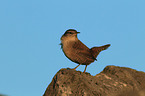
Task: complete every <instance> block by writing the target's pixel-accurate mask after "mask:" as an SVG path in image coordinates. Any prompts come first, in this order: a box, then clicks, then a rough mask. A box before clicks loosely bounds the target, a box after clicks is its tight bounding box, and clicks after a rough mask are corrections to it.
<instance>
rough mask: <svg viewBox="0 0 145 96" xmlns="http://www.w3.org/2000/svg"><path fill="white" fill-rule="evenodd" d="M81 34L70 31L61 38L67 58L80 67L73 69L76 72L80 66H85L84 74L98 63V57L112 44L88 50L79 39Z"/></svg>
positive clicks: (62, 47) (73, 30)
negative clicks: (94, 63)
mask: <svg viewBox="0 0 145 96" xmlns="http://www.w3.org/2000/svg"><path fill="white" fill-rule="evenodd" d="M79 33H80V32H77V30H75V29H68V30H66V31H65V33H64V34H63V35H62V37H61V43H60V45H61V49H62V50H63V53H64V54H65V56H66V57H67V58H68V59H70V60H71V61H72V62H75V63H77V64H78V65H77V66H76V67H75V68H73V69H74V70H75V69H76V68H77V67H79V66H80V65H85V69H84V71H83V72H84V73H85V72H86V68H87V66H88V65H90V64H91V63H92V62H94V61H95V60H96V61H97V59H96V58H97V56H98V55H99V53H100V52H101V51H103V50H106V49H107V48H108V47H109V46H110V44H106V45H103V46H100V47H92V48H90V49H89V48H88V47H87V46H86V45H85V44H83V43H82V42H81V41H80V40H79V39H78V37H77V35H78V34H79Z"/></svg>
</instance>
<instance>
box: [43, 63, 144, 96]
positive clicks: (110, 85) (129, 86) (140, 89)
mask: <svg viewBox="0 0 145 96" xmlns="http://www.w3.org/2000/svg"><path fill="white" fill-rule="evenodd" d="M43 96H145V73H144V72H140V71H136V70H134V69H130V68H125V67H117V66H107V67H106V68H104V70H103V71H102V72H101V73H99V74H97V75H96V76H92V75H90V74H89V73H82V72H80V71H76V70H72V69H61V70H59V71H58V72H57V73H56V75H55V76H54V77H53V79H52V82H51V83H50V84H49V86H48V87H47V89H46V91H45V93H44V95H43Z"/></svg>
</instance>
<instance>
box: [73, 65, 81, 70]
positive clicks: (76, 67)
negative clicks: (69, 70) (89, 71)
mask: <svg viewBox="0 0 145 96" xmlns="http://www.w3.org/2000/svg"><path fill="white" fill-rule="evenodd" d="M80 65H81V64H79V65H77V66H76V67H75V68H73V70H76V68H78V67H79V66H80Z"/></svg>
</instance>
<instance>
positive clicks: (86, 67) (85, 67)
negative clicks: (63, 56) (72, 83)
mask: <svg viewBox="0 0 145 96" xmlns="http://www.w3.org/2000/svg"><path fill="white" fill-rule="evenodd" d="M86 69H87V65H86V66H85V70H84V72H83V73H85V72H86Z"/></svg>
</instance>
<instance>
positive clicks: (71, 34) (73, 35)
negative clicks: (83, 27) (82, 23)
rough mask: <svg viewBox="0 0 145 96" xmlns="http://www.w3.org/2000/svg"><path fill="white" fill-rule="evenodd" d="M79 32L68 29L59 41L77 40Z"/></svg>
mask: <svg viewBox="0 0 145 96" xmlns="http://www.w3.org/2000/svg"><path fill="white" fill-rule="evenodd" d="M78 33H80V32H77V31H76V30H75V29H68V30H66V31H65V33H64V34H63V35H62V37H61V40H62V39H64V38H65V39H66V38H67V39H75V38H77V34H78Z"/></svg>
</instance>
